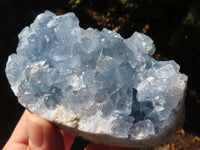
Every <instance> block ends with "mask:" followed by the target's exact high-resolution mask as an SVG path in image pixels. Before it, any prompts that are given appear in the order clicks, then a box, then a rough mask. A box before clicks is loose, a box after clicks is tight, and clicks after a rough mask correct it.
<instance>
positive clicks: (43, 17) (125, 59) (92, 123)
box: [6, 11, 187, 147]
mask: <svg viewBox="0 0 200 150" xmlns="http://www.w3.org/2000/svg"><path fill="white" fill-rule="evenodd" d="M18 36H19V44H18V47H17V54H12V55H10V56H9V59H8V62H7V66H6V75H7V77H8V80H9V83H10V85H11V88H12V90H13V92H14V93H15V95H16V96H17V97H18V100H19V102H20V103H21V104H22V105H23V106H24V107H26V108H28V109H29V110H30V111H31V112H33V113H36V114H38V115H40V116H42V117H44V118H46V119H48V120H50V121H52V122H55V123H56V124H57V126H59V127H60V128H61V129H63V130H65V131H67V132H70V133H72V134H75V135H79V136H80V135H81V136H83V137H84V138H86V139H88V140H90V141H93V142H97V143H105V144H110V145H116V146H124V147H134V146H147V145H155V144H158V143H160V142H162V141H163V140H165V139H166V138H167V137H168V136H170V135H171V134H172V133H173V132H174V131H175V130H176V129H177V128H178V127H179V126H180V125H181V122H182V117H183V114H184V113H183V112H184V110H183V108H184V107H183V103H184V100H183V99H184V91H185V88H186V82H187V76H186V75H184V74H181V73H180V72H179V69H180V67H179V65H178V64H177V63H175V62H174V61H173V60H170V61H156V60H155V59H154V58H152V55H153V54H154V52H155V46H154V44H153V41H152V40H151V39H150V38H149V37H148V36H146V35H144V34H142V33H138V32H135V33H134V34H133V35H132V36H131V37H130V38H128V39H123V38H122V37H121V36H120V35H119V34H118V33H116V32H113V31H110V30H107V29H103V30H102V31H98V30H97V29H92V28H88V29H86V30H84V29H82V28H81V27H79V20H78V19H77V18H76V16H75V15H74V13H67V14H64V15H61V16H56V15H55V14H53V13H52V12H50V11H46V12H45V13H42V14H40V15H38V16H37V18H36V19H35V21H34V23H32V24H31V25H30V27H25V28H24V29H23V30H22V31H21V33H20V34H19V35H18Z"/></svg>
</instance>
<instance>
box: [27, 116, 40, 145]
mask: <svg viewBox="0 0 200 150" xmlns="http://www.w3.org/2000/svg"><path fill="white" fill-rule="evenodd" d="M27 126H28V136H29V144H30V145H32V146H34V147H41V146H42V143H43V133H42V128H41V127H40V126H39V125H37V124H36V123H34V122H32V121H30V120H28V121H27Z"/></svg>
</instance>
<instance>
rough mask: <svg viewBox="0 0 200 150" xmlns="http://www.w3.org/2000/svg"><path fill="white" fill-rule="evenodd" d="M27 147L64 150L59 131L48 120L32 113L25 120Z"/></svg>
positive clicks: (35, 149)
mask: <svg viewBox="0 0 200 150" xmlns="http://www.w3.org/2000/svg"><path fill="white" fill-rule="evenodd" d="M27 128H28V137H29V149H31V150H39V149H40V150H56V149H58V150H64V141H63V138H62V134H61V133H60V131H59V130H58V129H57V128H56V127H55V126H53V125H52V124H51V123H50V122H49V121H47V120H45V119H42V118H41V117H39V116H37V115H35V114H32V115H30V116H29V117H28V120H27Z"/></svg>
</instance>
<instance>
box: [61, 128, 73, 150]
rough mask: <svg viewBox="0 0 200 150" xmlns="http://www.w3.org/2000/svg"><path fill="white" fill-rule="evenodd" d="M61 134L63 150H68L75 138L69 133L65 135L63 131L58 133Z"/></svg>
mask: <svg viewBox="0 0 200 150" xmlns="http://www.w3.org/2000/svg"><path fill="white" fill-rule="evenodd" d="M60 132H61V133H62V136H63V139H64V141H65V142H64V144H65V150H70V148H71V147H72V144H73V143H74V139H75V136H74V135H71V134H69V133H66V132H64V131H60Z"/></svg>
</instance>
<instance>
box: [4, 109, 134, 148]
mask: <svg viewBox="0 0 200 150" xmlns="http://www.w3.org/2000/svg"><path fill="white" fill-rule="evenodd" d="M74 139H75V136H73V135H70V134H68V133H66V132H64V131H61V130H59V129H57V128H56V127H55V126H54V125H53V124H52V123H50V122H49V121H47V120H45V119H43V118H41V117H39V116H38V115H35V114H31V113H30V112H28V111H27V110H25V112H24V113H23V115H22V117H21V119H20V120H19V122H18V124H17V125H16V127H15V129H14V131H13V133H12V135H11V137H10V139H9V140H8V141H7V143H6V145H5V146H4V148H3V150H55V149H57V150H70V148H71V145H72V143H73V142H74ZM102 149H104V150H134V149H126V148H119V147H111V146H107V145H101V144H94V143H90V144H89V145H88V146H87V147H86V148H85V150H102Z"/></svg>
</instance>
